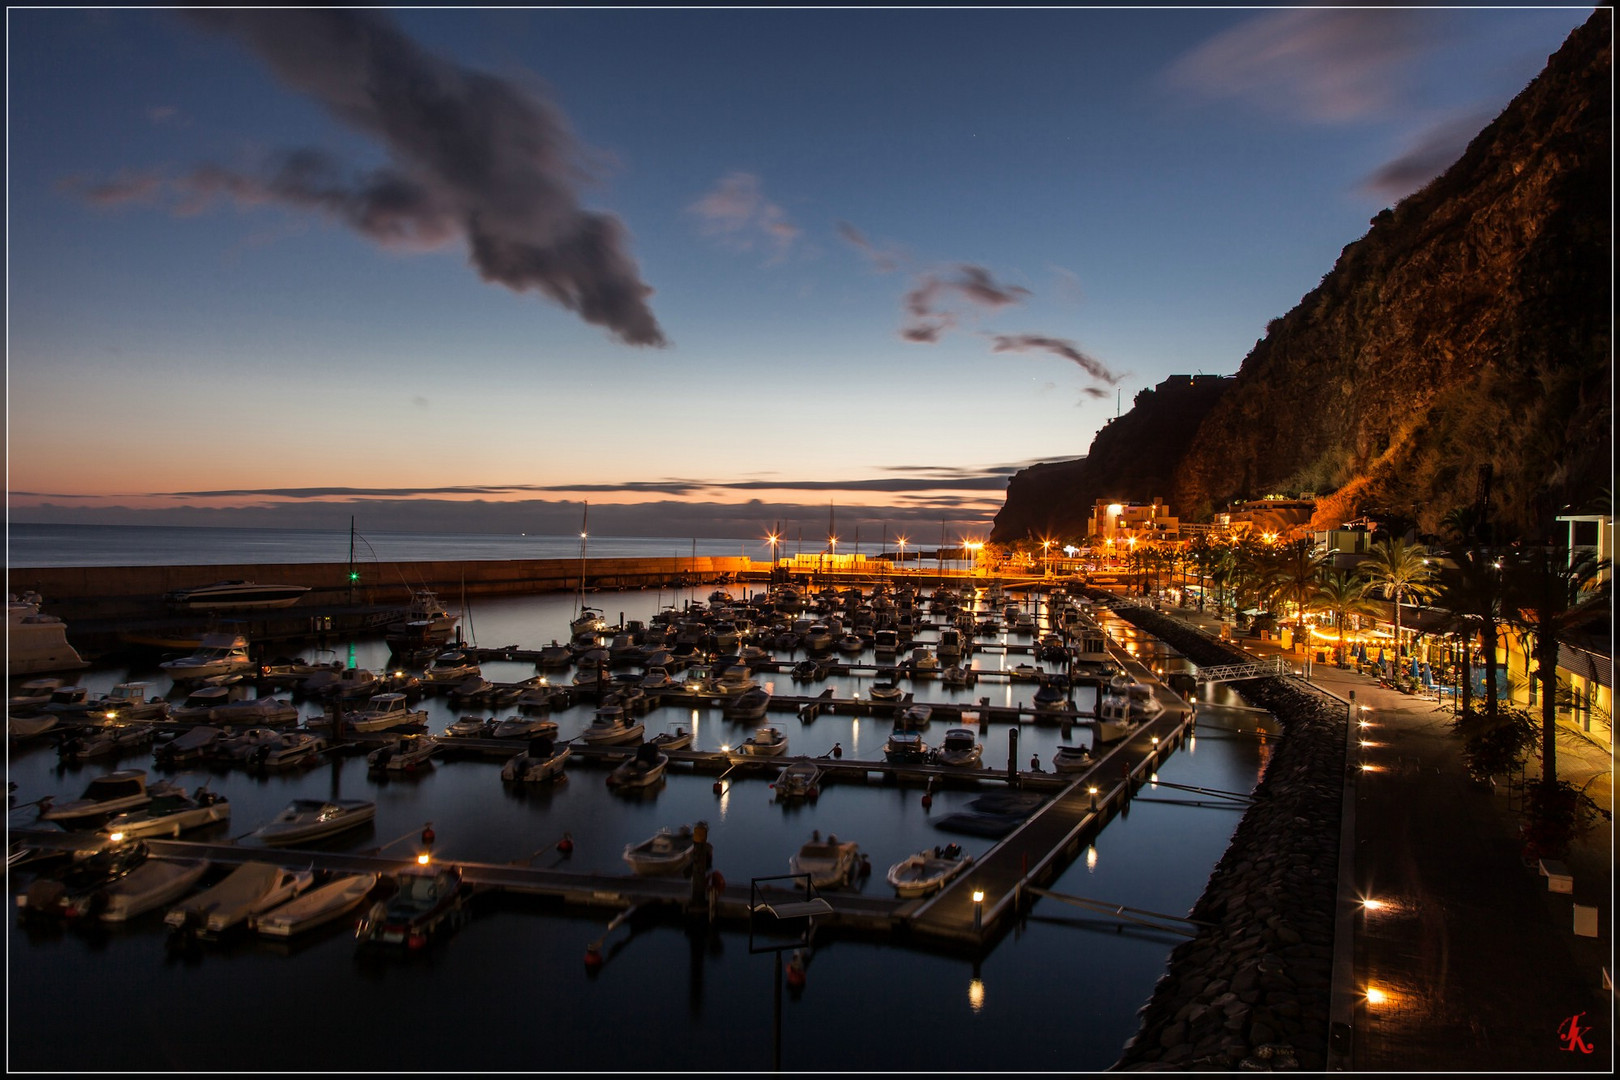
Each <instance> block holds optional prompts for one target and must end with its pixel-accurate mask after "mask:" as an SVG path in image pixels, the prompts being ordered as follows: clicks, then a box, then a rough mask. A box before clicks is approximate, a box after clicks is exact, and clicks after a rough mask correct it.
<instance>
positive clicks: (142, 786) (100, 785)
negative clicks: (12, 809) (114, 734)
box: [39, 769, 180, 829]
mask: <svg viewBox="0 0 1620 1080" xmlns="http://www.w3.org/2000/svg"><path fill="white" fill-rule="evenodd" d="M179 790H180V788H179V787H178V786H177V785H176V784H175V783H174V782H173V781H169V780H159V781H157V782H155V783H153V784H152V785H151V787H150V788H148V787H147V783H146V770H145V769H120V770H118V771H117V772H110V773H107V774H106V775H104V776H98V777H96V778H95V779H94V780H92V781H90V783H89V784H87V785H85V789H84V794H83V795H81V796H79V797H78V798H77V799H74V800H73V801H72V802H65V803H63V804H62V805H60V806H56V805H54V804H52V802H51V800H50V796H46V797H45V798H44V799H42V800H41V801H40V813H39V816H40V819H41V820H42V821H54V822H56V823H57V824H59V825H61V826H62V828H64V829H73V828H82V827H84V826H86V825H89V824H91V823H93V822H94V821H96V820H97V819H99V818H101V817H102V816H103V815H111V814H116V813H120V812H121V811H124V810H134V809H137V808H138V807H142V806H145V805H146V804H147V803H149V802H151V801H152V796H153V795H155V794H158V793H160V792H169V791H179Z"/></svg>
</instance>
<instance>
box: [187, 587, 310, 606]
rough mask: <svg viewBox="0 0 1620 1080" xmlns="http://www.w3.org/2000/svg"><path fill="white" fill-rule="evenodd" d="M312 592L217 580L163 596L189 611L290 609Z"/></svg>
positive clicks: (299, 588) (296, 588) (305, 588)
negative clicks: (210, 583)
mask: <svg viewBox="0 0 1620 1080" xmlns="http://www.w3.org/2000/svg"><path fill="white" fill-rule="evenodd" d="M308 592H309V586H307V585H258V584H255V583H254V582H251V581H216V582H215V583H214V584H212V585H199V586H197V587H196V588H192V589H176V590H175V591H173V592H171V593H168V594H166V595H165V596H164V600H165V601H167V602H168V604H169V606H171V607H175V608H180V609H182V610H186V611H218V610H221V609H224V608H283V607H291V606H292V605H294V604H296V603H298V601H299V600H301V599H303V598H304V595H305V594H306V593H308Z"/></svg>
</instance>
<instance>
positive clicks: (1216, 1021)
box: [1114, 608, 1349, 1071]
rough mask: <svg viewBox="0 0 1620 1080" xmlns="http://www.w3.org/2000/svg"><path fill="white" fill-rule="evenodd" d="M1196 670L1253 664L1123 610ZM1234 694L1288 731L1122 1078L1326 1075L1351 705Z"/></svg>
mask: <svg viewBox="0 0 1620 1080" xmlns="http://www.w3.org/2000/svg"><path fill="white" fill-rule="evenodd" d="M1115 613H1116V614H1117V615H1118V616H1119V617H1120V618H1123V619H1125V620H1126V621H1128V622H1130V623H1132V624H1134V625H1136V626H1139V627H1141V628H1142V629H1143V630H1146V631H1147V632H1148V633H1150V634H1152V635H1154V636H1155V637H1157V638H1159V639H1160V640H1162V641H1164V642H1165V643H1166V644H1168V645H1170V646H1172V647H1174V648H1175V649H1177V650H1179V651H1180V652H1181V653H1182V654H1183V655H1185V656H1186V657H1187V658H1188V659H1190V660H1192V661H1193V662H1194V663H1196V664H1200V665H1204V666H1209V665H1215V664H1231V663H1241V662H1244V661H1245V660H1248V659H1250V658H1249V657H1247V656H1246V655H1245V654H1243V653H1241V652H1239V651H1238V650H1235V649H1232V648H1230V647H1228V646H1225V645H1222V644H1221V643H1219V642H1217V641H1215V640H1213V639H1211V638H1209V637H1208V636H1207V635H1205V634H1203V633H1201V632H1200V631H1198V630H1195V629H1192V628H1190V627H1188V626H1186V625H1185V624H1183V623H1180V622H1177V621H1175V620H1174V619H1171V618H1169V617H1167V616H1165V615H1161V614H1159V613H1157V612H1153V611H1148V610H1145V609H1140V608H1123V609H1117V610H1116V612H1115ZM1236 689H1237V690H1238V692H1239V693H1240V695H1241V696H1242V697H1243V699H1244V700H1245V701H1247V702H1248V703H1249V704H1251V705H1254V706H1256V707H1258V708H1263V709H1266V710H1267V711H1269V712H1271V713H1272V715H1274V716H1275V717H1276V718H1277V720H1278V721H1279V722H1280V723H1281V724H1282V726H1283V729H1284V732H1285V735H1284V737H1283V738H1282V739H1281V740H1280V741H1279V743H1278V745H1277V750H1276V752H1275V753H1274V754H1273V756H1272V758H1271V761H1270V762H1269V763H1268V764H1267V766H1266V771H1265V775H1264V777H1262V778H1261V780H1260V783H1259V784H1258V785H1257V786H1256V788H1255V791H1254V796H1255V802H1254V805H1253V806H1252V807H1251V808H1250V809H1249V810H1248V811H1247V812H1246V813H1245V814H1244V815H1243V820H1242V821H1241V822H1240V823H1239V824H1238V827H1237V830H1236V832H1235V833H1234V834H1233V836H1232V842H1231V844H1230V845H1229V846H1228V847H1227V850H1226V853H1225V854H1224V855H1223V856H1222V857H1221V861H1220V862H1219V863H1217V864H1216V867H1215V870H1214V871H1213V872H1212V873H1211V875H1210V879H1209V884H1208V885H1207V886H1206V887H1205V889H1204V892H1203V895H1202V896H1200V897H1199V899H1198V902H1197V904H1195V905H1194V907H1193V909H1192V911H1191V912H1190V916H1191V917H1192V918H1194V919H1197V920H1200V921H1202V922H1206V923H1209V924H1210V925H1209V926H1208V927H1206V928H1204V929H1202V930H1200V931H1199V933H1198V935H1197V936H1196V937H1195V938H1192V939H1190V940H1189V941H1187V942H1185V943H1183V944H1181V945H1179V946H1177V947H1176V949H1175V950H1174V951H1172V952H1171V954H1170V963H1169V967H1168V969H1167V971H1166V972H1165V974H1164V975H1163V976H1162V977H1161V978H1160V979H1159V981H1158V983H1157V984H1156V986H1155V987H1154V992H1153V995H1152V997H1151V998H1150V999H1149V1000H1148V1002H1147V1004H1146V1005H1144V1006H1143V1007H1142V1010H1141V1017H1142V1022H1141V1027H1140V1028H1139V1029H1138V1031H1137V1033H1136V1035H1135V1036H1134V1037H1132V1039H1131V1041H1130V1042H1129V1043H1128V1044H1127V1045H1126V1047H1125V1050H1124V1052H1123V1054H1122V1055H1121V1057H1120V1060H1119V1061H1118V1063H1116V1064H1115V1065H1114V1069H1116V1070H1156V1069H1178V1070H1180V1069H1186V1070H1198V1069H1215V1070H1222V1069H1251V1070H1253V1069H1259V1070H1277V1069H1299V1070H1304V1071H1321V1070H1323V1069H1324V1068H1326V1064H1327V1051H1328V1029H1329V1016H1330V1005H1331V988H1332V978H1333V946H1334V939H1333V935H1334V923H1335V914H1336V910H1337V897H1338V873H1337V867H1338V856H1339V826H1340V818H1341V815H1342V812H1343V805H1342V804H1343V795H1344V770H1345V768H1346V766H1347V762H1346V756H1345V737H1346V725H1347V724H1348V723H1349V720H1348V717H1347V716H1346V714H1345V708H1344V706H1343V704H1341V703H1340V702H1338V701H1337V700H1336V699H1334V698H1332V697H1330V696H1328V695H1326V694H1323V693H1320V692H1319V691H1316V690H1314V689H1313V688H1311V687H1310V686H1309V685H1308V684H1304V683H1301V682H1299V681H1298V680H1294V679H1281V678H1266V679H1251V680H1247V681H1244V682H1242V683H1239V684H1237V686H1236Z"/></svg>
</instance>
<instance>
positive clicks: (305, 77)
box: [85, 9, 666, 345]
mask: <svg viewBox="0 0 1620 1080" xmlns="http://www.w3.org/2000/svg"><path fill="white" fill-rule="evenodd" d="M184 17H185V18H186V19H188V20H189V21H190V22H192V23H193V24H195V25H197V26H201V27H205V28H207V29H209V30H212V31H215V32H218V33H223V34H227V35H230V36H231V37H233V38H235V39H237V40H238V41H240V42H241V43H242V44H244V45H245V46H247V47H248V48H249V49H251V50H252V51H253V52H254V53H255V54H256V55H257V56H258V57H259V58H260V59H261V60H263V61H264V62H265V63H266V64H267V65H268V66H269V68H270V69H271V71H273V72H274V73H275V75H276V76H277V78H279V79H280V80H281V81H282V83H283V84H285V85H286V86H288V87H290V88H291V89H293V90H295V91H297V92H298V93H301V94H304V95H306V96H308V97H310V98H311V99H313V100H314V101H316V102H318V103H319V104H320V105H322V106H323V107H324V108H325V109H326V110H327V111H328V112H329V113H331V114H332V116H334V117H335V118H336V119H338V120H339V121H341V122H342V123H344V124H346V125H347V126H348V127H350V128H352V129H354V130H356V131H359V132H361V133H362V134H364V135H366V136H369V137H371V138H372V139H374V140H376V141H377V142H378V143H379V145H380V146H381V148H382V149H383V151H384V152H385V154H386V155H387V158H388V162H387V164H386V165H384V166H382V167H380V168H377V169H373V170H371V171H369V172H364V173H357V172H354V171H352V170H346V169H344V168H342V167H341V166H340V165H339V164H338V163H336V162H334V161H332V160H331V159H330V158H328V157H326V156H325V155H323V154H320V153H318V152H315V151H309V150H294V151H292V152H289V153H285V154H281V155H277V156H276V157H275V158H273V159H272V160H271V161H270V162H269V164H268V167H267V168H265V169H263V170H259V171H253V172H248V171H242V170H235V169H228V168H224V167H221V166H218V165H204V166H202V167H200V168H197V169H195V170H193V171H191V172H189V173H188V174H186V175H185V176H182V177H178V178H176V179H173V180H171V181H169V182H168V185H167V186H168V188H169V191H170V193H171V194H172V195H173V196H174V197H175V198H176V199H177V204H176V205H175V206H174V210H175V212H176V213H182V214H184V213H200V212H202V211H203V210H204V209H207V208H208V207H210V206H212V205H213V204H214V203H215V201H217V200H220V199H228V200H230V201H231V202H233V203H234V204H235V205H236V206H238V207H239V208H250V207H258V206H263V205H283V206H290V207H293V208H296V209H300V210H314V211H318V212H320V213H323V214H325V215H327V216H328V217H330V218H331V219H333V220H336V221H339V222H341V223H342V224H344V225H346V226H348V227H349V228H352V229H354V230H356V231H357V232H359V233H360V234H361V235H363V236H365V237H367V238H368V239H371V240H373V241H374V242H377V243H379V244H382V245H385V246H389V247H395V248H406V249H423V248H432V247H439V246H443V245H445V244H448V243H451V242H454V241H457V240H460V241H464V242H465V244H466V246H467V250H468V252H469V254H470V256H471V261H472V264H473V267H474V269H475V270H476V271H477V272H478V274H479V275H480V276H481V277H482V278H483V279H484V280H485V281H489V282H493V283H496V284H500V285H504V286H506V287H507V288H509V289H511V290H513V291H514V292H520V293H521V292H526V291H529V290H533V291H535V292H538V293H539V294H541V295H542V296H544V297H546V298H547V299H549V300H551V301H552V302H554V303H557V304H559V305H561V306H562V307H564V308H566V309H568V310H569V311H573V312H575V313H577V314H578V315H579V316H580V317H581V318H583V319H584V320H585V321H586V322H588V323H591V324H593V325H597V326H602V327H604V328H606V329H607V330H608V331H609V332H610V333H612V334H613V335H614V336H615V337H617V338H619V339H620V340H621V341H624V342H626V343H628V344H632V345H664V344H666V340H665V338H664V334H663V331H662V330H661V329H660V327H659V325H658V321H657V319H656V318H655V317H654V315H653V313H652V310H651V308H650V307H649V306H648V297H649V296H650V295H651V294H652V289H651V288H650V287H649V286H648V285H646V284H644V283H643V282H642V280H641V277H640V272H639V269H638V267H637V265H636V263H635V260H634V259H633V258H631V256H630V254H629V235H628V233H627V231H626V230H625V228H624V226H623V225H622V224H621V223H620V221H619V220H618V219H617V218H616V217H613V216H612V215H608V214H602V213H596V212H593V211H589V210H586V209H584V208H583V207H582V206H581V205H580V201H579V196H578V194H577V191H576V189H577V187H578V186H579V185H580V183H581V182H582V181H583V180H584V179H585V176H584V173H583V170H582V168H581V166H580V164H579V163H580V161H581V160H582V158H583V156H584V151H583V150H582V148H581V147H580V146H579V144H578V143H577V141H576V140H575V137H574V135H573V133H572V131H571V130H570V129H569V126H568V123H567V121H566V119H565V118H564V116H563V115H562V114H561V112H560V111H558V110H557V108H556V107H555V106H553V105H552V104H551V103H550V102H548V101H546V100H544V99H543V98H542V97H541V96H540V95H539V93H538V92H537V91H534V90H531V89H527V88H524V87H520V86H519V85H517V84H516V83H514V82H513V81H511V80H508V79H503V78H499V77H496V76H492V75H488V74H485V73H482V72H478V71H474V70H471V69H468V68H464V67H461V66H459V65H457V64H455V63H452V62H450V61H448V60H445V59H443V58H441V57H438V56H434V55H432V54H430V53H428V52H426V51H424V50H423V49H422V48H421V47H419V46H418V45H417V44H416V43H415V42H414V41H412V40H410V39H409V38H408V37H406V36H405V35H404V34H403V33H402V32H401V31H400V30H399V29H398V28H397V27H396V26H395V25H394V23H393V22H392V21H391V20H390V19H389V18H388V17H387V16H386V15H384V14H382V13H380V12H377V11H362V10H351V9H345V10H333V9H324V10H320V9H280V10H274V11H254V10H224V9H212V10H197V9H194V10H190V11H188V12H186V13H185V14H184ZM85 190H86V197H88V198H90V199H91V201H99V204H100V205H113V203H114V202H115V200H117V199H119V198H121V201H124V202H131V201H137V196H140V197H145V196H147V195H149V194H151V193H152V190H153V189H152V188H151V187H147V188H145V189H140V188H137V187H133V186H131V185H130V184H128V183H126V184H125V185H124V188H123V189H115V187H114V186H113V185H111V184H104V185H100V186H98V187H96V188H86V189H85Z"/></svg>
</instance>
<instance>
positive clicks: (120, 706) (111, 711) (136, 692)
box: [90, 682, 169, 723]
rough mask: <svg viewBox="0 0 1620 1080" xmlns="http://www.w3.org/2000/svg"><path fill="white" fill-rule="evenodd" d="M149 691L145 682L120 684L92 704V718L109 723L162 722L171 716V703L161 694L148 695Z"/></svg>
mask: <svg viewBox="0 0 1620 1080" xmlns="http://www.w3.org/2000/svg"><path fill="white" fill-rule="evenodd" d="M149 689H151V687H150V686H149V685H148V684H147V683H143V682H127V683H119V684H118V685H117V686H115V687H113V688H112V689H111V690H109V691H107V692H106V693H105V694H103V695H102V696H101V697H99V698H96V699H95V700H94V701H92V702H91V703H90V716H91V717H92V718H94V719H95V720H97V721H106V722H109V723H114V722H118V721H131V720H138V721H142V722H146V723H153V722H157V721H161V720H163V719H164V718H166V717H167V716H168V715H169V702H168V700H167V699H165V698H164V697H163V696H162V695H161V694H148V693H147V690H149Z"/></svg>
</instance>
